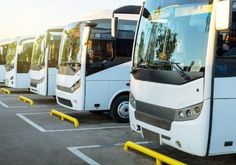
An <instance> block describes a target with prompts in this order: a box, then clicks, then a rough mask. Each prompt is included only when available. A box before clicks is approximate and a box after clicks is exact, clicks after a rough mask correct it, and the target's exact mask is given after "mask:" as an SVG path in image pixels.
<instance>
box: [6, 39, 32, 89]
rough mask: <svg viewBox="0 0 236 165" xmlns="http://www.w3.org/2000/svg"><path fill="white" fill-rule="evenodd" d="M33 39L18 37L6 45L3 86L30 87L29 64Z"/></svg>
mask: <svg viewBox="0 0 236 165" xmlns="http://www.w3.org/2000/svg"><path fill="white" fill-rule="evenodd" d="M33 44H34V37H20V38H18V39H17V40H16V41H14V42H12V43H10V44H8V50H7V57H6V65H5V68H6V75H5V85H6V86H8V87H11V88H29V87H30V79H29V78H30V75H29V70H30V63H31V56H32V49H33Z"/></svg>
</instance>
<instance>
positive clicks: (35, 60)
mask: <svg viewBox="0 0 236 165" xmlns="http://www.w3.org/2000/svg"><path fill="white" fill-rule="evenodd" d="M43 42H44V36H43V35H41V36H39V37H38V38H37V39H36V41H35V43H34V46H33V54H32V61H31V68H32V69H40V68H41V67H42V66H44V49H43Z"/></svg>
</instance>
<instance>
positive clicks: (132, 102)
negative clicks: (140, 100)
mask: <svg viewBox="0 0 236 165" xmlns="http://www.w3.org/2000/svg"><path fill="white" fill-rule="evenodd" d="M129 103H130V105H131V106H132V107H133V108H134V109H136V100H135V98H134V96H133V95H132V93H130V95H129Z"/></svg>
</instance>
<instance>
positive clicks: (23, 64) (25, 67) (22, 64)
mask: <svg viewBox="0 0 236 165" xmlns="http://www.w3.org/2000/svg"><path fill="white" fill-rule="evenodd" d="M33 44H34V43H33V42H28V43H23V45H22V49H23V50H22V52H21V53H20V54H19V55H18V59H17V73H28V72H29V70H30V64H31V57H32V49H33Z"/></svg>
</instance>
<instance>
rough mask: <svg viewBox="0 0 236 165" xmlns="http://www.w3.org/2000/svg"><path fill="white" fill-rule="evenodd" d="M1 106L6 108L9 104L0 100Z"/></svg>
mask: <svg viewBox="0 0 236 165" xmlns="http://www.w3.org/2000/svg"><path fill="white" fill-rule="evenodd" d="M0 104H1V106H3V107H5V108H9V106H8V105H7V104H5V103H4V102H3V101H0Z"/></svg>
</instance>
